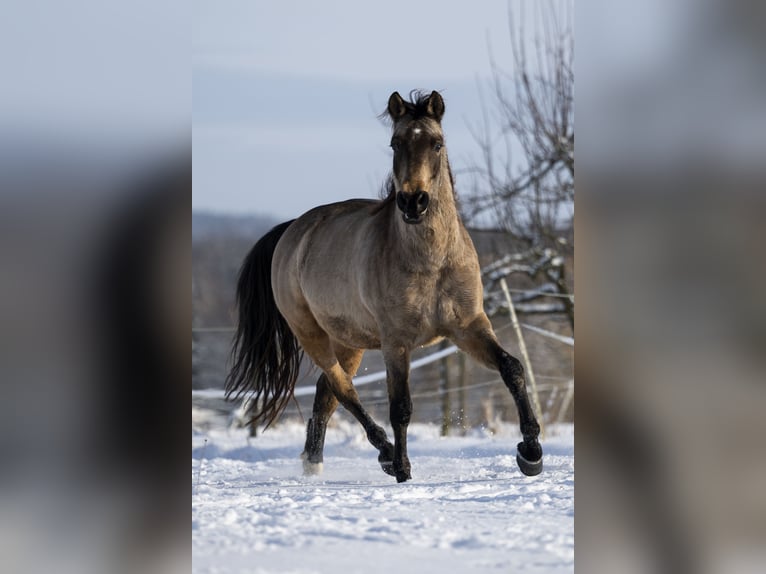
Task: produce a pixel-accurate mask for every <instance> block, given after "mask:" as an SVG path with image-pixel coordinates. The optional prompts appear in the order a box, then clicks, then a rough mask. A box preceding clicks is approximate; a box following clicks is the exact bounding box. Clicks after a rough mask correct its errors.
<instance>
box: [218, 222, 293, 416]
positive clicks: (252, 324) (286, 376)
mask: <svg viewBox="0 0 766 574" xmlns="http://www.w3.org/2000/svg"><path fill="white" fill-rule="evenodd" d="M293 221H294V220H293ZM291 223H292V221H287V222H285V223H281V224H279V225H277V226H276V227H274V229H272V230H271V231H269V232H268V233H267V234H266V235H264V236H263V237H261V238H260V239H259V240H258V242H257V243H256V244H255V245H254V246H253V248H252V249H251V250H250V253H248V255H247V257H245V261H244V262H243V263H242V268H241V269H240V271H239V279H238V280H237V307H238V310H239V321H238V324H237V333H236V335H235V336H234V346H233V348H232V351H231V360H232V368H231V371H230V372H229V374H228V376H227V377H226V398H233V399H234V400H237V399H240V398H241V397H242V396H243V395H246V394H247V393H252V395H251V396H252V398H253V399H254V400H253V401H251V405H252V406H251V409H250V413H249V414H250V415H251V416H252V419H251V420H252V421H255V422H261V421H266V426H269V425H270V424H271V423H273V422H274V420H275V419H276V418H277V417H278V416H279V414H280V413H281V412H282V411H283V410H284V408H285V407H286V406H287V403H288V402H289V400H290V398H292V396H293V390H294V389H295V381H296V380H297V379H298V373H299V369H300V365H301V358H302V357H303V350H302V349H301V347H300V345H299V344H298V339H296V337H295V335H294V334H293V332H292V331H291V330H290V326H289V325H288V324H287V321H285V318H284V317H283V316H282V313H280V312H279V309H278V308H277V305H276V302H275V301H274V291H273V289H272V287H271V261H272V259H273V258H274V250H275V249H276V247H277V243H278V242H279V240H280V238H281V237H282V234H284V232H285V230H287V228H288V227H289V226H290V224H291Z"/></svg>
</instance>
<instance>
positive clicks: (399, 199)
mask: <svg viewBox="0 0 766 574" xmlns="http://www.w3.org/2000/svg"><path fill="white" fill-rule="evenodd" d="M396 206H397V207H398V208H399V209H401V210H402V211H406V210H407V198H406V197H405V196H404V194H403V193H401V192H399V193H397V194H396Z"/></svg>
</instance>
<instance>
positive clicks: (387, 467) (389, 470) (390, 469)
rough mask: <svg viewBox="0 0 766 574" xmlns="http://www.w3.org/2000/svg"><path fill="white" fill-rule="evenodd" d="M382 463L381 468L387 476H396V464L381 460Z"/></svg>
mask: <svg viewBox="0 0 766 574" xmlns="http://www.w3.org/2000/svg"><path fill="white" fill-rule="evenodd" d="M379 462H380V468H382V469H383V472H385V473H386V474H390V475H391V476H396V471H395V470H394V462H393V461H391V460H381V461H379Z"/></svg>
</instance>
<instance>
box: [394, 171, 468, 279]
mask: <svg viewBox="0 0 766 574" xmlns="http://www.w3.org/2000/svg"><path fill="white" fill-rule="evenodd" d="M393 210H394V218H395V220H394V223H395V225H394V227H395V229H396V230H397V231H396V232H397V234H398V235H399V238H398V241H397V242H396V243H397V244H398V245H400V246H401V247H402V248H403V251H404V253H402V255H403V256H405V257H406V258H407V260H408V261H409V262H410V263H411V264H412V263H416V262H417V259H420V260H421V261H422V264H423V266H424V267H440V266H442V265H443V264H444V263H445V262H446V261H447V260H449V259H451V256H453V255H455V254H457V253H459V252H461V251H462V248H463V241H464V240H463V234H462V233H461V226H462V224H461V222H460V216H459V215H458V211H457V205H456V204H455V196H454V193H453V190H452V184H451V182H449V183H447V182H445V183H444V184H443V187H442V189H440V190H439V193H438V196H437V197H435V198H434V199H432V200H431V203H430V204H429V206H428V211H429V213H428V215H427V216H426V217H425V219H424V220H423V222H422V223H419V224H415V225H409V224H407V223H404V222H403V221H402V218H401V214H400V213H399V210H398V209H397V208H396V206H395V205H394V206H393Z"/></svg>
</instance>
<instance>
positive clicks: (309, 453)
mask: <svg viewBox="0 0 766 574" xmlns="http://www.w3.org/2000/svg"><path fill="white" fill-rule="evenodd" d="M337 407H338V399H336V398H335V395H334V394H333V392H332V390H331V389H330V383H329V382H328V380H327V375H325V374H324V373H322V375H321V376H320V377H319V380H318V381H317V390H316V395H314V408H313V412H312V416H311V418H310V419H309V422H308V424H307V425H306V445H305V446H304V448H303V453H302V454H301V458H302V459H303V472H304V473H305V474H320V473H321V472H322V462H323V461H324V454H323V453H324V437H325V432H326V431H327V421H329V420H330V417H331V416H332V414H333V413H334V412H335V409H336V408H337Z"/></svg>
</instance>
